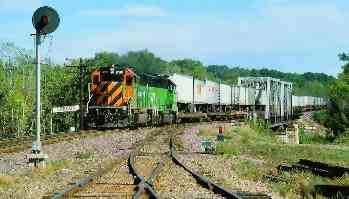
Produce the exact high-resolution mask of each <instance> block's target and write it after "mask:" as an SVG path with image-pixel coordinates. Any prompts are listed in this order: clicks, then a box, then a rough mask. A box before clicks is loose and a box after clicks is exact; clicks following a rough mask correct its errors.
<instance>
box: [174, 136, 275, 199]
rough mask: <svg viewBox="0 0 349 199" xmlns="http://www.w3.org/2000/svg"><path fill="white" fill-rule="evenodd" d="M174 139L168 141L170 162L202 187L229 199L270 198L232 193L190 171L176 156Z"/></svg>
mask: <svg viewBox="0 0 349 199" xmlns="http://www.w3.org/2000/svg"><path fill="white" fill-rule="evenodd" d="M173 140H174V138H173V137H171V139H170V155H171V158H172V161H173V162H174V163H175V164H177V165H179V166H181V167H182V168H183V169H184V170H186V171H187V172H188V173H190V174H191V175H192V176H193V177H194V178H195V179H196V180H197V181H198V182H199V183H200V184H201V185H202V186H203V187H205V188H207V189H210V190H212V191H213V192H214V193H216V194H219V195H221V196H223V197H225V198H229V199H243V198H251V199H252V198H259V199H261V198H265V199H269V198H271V197H270V196H268V195H265V194H261V193H247V192H232V191H230V190H228V189H226V188H224V187H222V186H220V185H218V184H216V183H214V182H212V181H211V180H209V179H208V178H206V177H204V176H202V175H200V174H198V173H196V172H195V171H192V170H191V169H189V168H188V167H187V166H185V165H184V163H182V162H181V161H180V160H179V158H178V156H177V151H176V146H175V145H174V141H173Z"/></svg>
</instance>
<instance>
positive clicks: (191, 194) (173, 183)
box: [44, 127, 270, 199]
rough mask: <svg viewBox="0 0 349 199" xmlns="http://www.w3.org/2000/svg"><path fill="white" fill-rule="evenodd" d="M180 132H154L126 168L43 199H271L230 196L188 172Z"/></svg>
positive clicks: (116, 166) (107, 170) (113, 168)
mask: <svg viewBox="0 0 349 199" xmlns="http://www.w3.org/2000/svg"><path fill="white" fill-rule="evenodd" d="M180 129H182V128H176V130H174V129H171V128H169V127H165V128H162V129H155V130H154V132H152V133H151V134H150V135H148V136H147V137H146V138H145V140H143V141H142V142H140V143H137V146H136V147H135V149H134V151H132V152H131V153H130V155H129V157H128V158H127V166H126V157H125V158H123V159H122V160H119V161H114V162H112V163H109V164H108V165H107V166H105V167H104V168H103V169H100V170H99V171H97V172H96V173H95V174H93V175H91V176H88V177H85V178H83V179H80V180H78V181H77V182H75V183H73V184H71V185H70V186H69V187H67V188H66V189H65V190H63V191H61V192H58V193H54V194H52V195H51V196H47V197H44V198H52V199H56V198H133V199H137V198H155V199H157V198H217V199H219V198H233V199H240V198H244V199H250V198H251V199H252V198H270V197H269V196H267V195H264V194H251V193H244V192H231V191H229V190H227V189H225V188H223V187H221V186H219V185H217V184H216V183H214V182H212V181H210V180H209V179H207V178H205V177H203V176H201V175H200V174H198V173H196V172H195V171H192V170H190V169H189V168H187V167H186V166H185V165H184V164H183V163H182V162H181V161H180V159H179V157H178V156H177V153H179V154H183V153H181V152H180V151H178V152H177V151H176V146H175V136H176V134H178V130H180ZM181 132H182V131H181ZM120 165H121V166H120ZM121 167H123V168H124V169H120V168H121ZM120 180H121V181H120Z"/></svg>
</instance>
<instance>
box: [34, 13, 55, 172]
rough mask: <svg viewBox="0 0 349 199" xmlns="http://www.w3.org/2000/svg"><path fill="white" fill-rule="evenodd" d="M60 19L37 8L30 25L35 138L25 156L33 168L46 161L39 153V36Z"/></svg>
mask: <svg viewBox="0 0 349 199" xmlns="http://www.w3.org/2000/svg"><path fill="white" fill-rule="evenodd" d="M59 22H60V19H59V16H58V13H57V12H56V11H55V10H54V9H53V8H51V7H48V6H44V7H40V8H38V9H37V10H36V11H35V12H34V15H33V17H32V23H33V26H34V28H35V30H36V32H35V51H36V52H35V53H36V82H35V85H36V88H35V90H36V95H35V99H36V100H35V101H36V104H35V109H36V110H35V113H36V114H35V115H36V136H35V141H34V142H33V146H32V153H31V154H29V155H28V156H27V158H28V160H29V163H34V166H38V163H40V162H42V161H44V160H45V159H47V155H46V154H43V153H42V151H41V140H40V133H41V118H40V117H41V113H40V111H41V100H40V80H41V78H40V71H41V70H40V66H41V64H40V44H41V35H46V34H49V33H52V32H54V31H55V30H56V29H57V27H58V25H59Z"/></svg>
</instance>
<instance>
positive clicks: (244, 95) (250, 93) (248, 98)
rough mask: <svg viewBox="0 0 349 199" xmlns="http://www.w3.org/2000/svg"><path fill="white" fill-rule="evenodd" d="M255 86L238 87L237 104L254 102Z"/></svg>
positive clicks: (252, 103) (251, 103)
mask: <svg viewBox="0 0 349 199" xmlns="http://www.w3.org/2000/svg"><path fill="white" fill-rule="evenodd" d="M255 93H256V89H255V88H246V87H242V86H241V87H240V96H239V105H254V104H255Z"/></svg>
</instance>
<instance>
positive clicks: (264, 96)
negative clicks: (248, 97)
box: [256, 90, 268, 106]
mask: <svg viewBox="0 0 349 199" xmlns="http://www.w3.org/2000/svg"><path fill="white" fill-rule="evenodd" d="M259 92H260V93H259ZM257 97H258V98H259V105H264V106H266V105H267V104H268V98H267V91H265V90H256V98H257Z"/></svg>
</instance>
